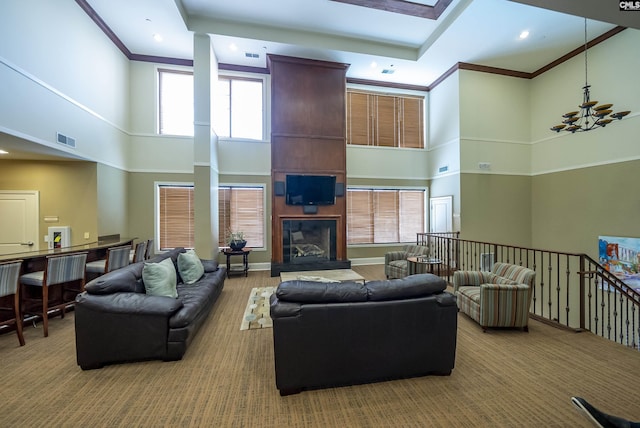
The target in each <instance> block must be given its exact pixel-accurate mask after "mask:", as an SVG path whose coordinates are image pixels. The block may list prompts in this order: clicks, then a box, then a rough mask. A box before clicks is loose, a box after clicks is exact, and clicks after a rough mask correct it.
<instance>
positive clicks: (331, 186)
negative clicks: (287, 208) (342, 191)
mask: <svg viewBox="0 0 640 428" xmlns="http://www.w3.org/2000/svg"><path fill="white" fill-rule="evenodd" d="M285 186H286V187H285V189H286V190H285V196H286V203H287V205H333V204H335V203H336V176H335V175H293V174H290V175H287V179H286V184H285Z"/></svg>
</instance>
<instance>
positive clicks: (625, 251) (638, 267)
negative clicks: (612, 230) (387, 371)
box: [598, 236, 640, 291]
mask: <svg viewBox="0 0 640 428" xmlns="http://www.w3.org/2000/svg"><path fill="white" fill-rule="evenodd" d="M598 259H599V261H600V264H601V265H602V266H604V267H605V268H606V269H607V270H608V271H609V272H611V273H613V274H614V275H615V276H617V277H618V278H620V279H621V280H622V281H624V282H625V283H626V284H627V285H628V286H630V287H631V288H634V289H635V290H637V291H640V238H626V237H621V236H599V237H598Z"/></svg>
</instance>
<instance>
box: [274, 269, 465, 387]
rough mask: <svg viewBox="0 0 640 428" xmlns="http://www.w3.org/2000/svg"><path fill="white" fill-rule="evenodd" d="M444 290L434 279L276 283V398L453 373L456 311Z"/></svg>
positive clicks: (411, 278)
mask: <svg viewBox="0 0 640 428" xmlns="http://www.w3.org/2000/svg"><path fill="white" fill-rule="evenodd" d="M446 286H447V283H446V282H445V281H444V280H443V279H442V278H440V277H438V276H435V275H431V274H418V275H411V276H408V277H406V278H401V279H393V280H386V281H370V282H367V283H366V284H361V283H356V282H344V283H320V282H310V281H299V280H298V281H287V282H283V283H281V284H280V285H279V286H278V288H277V290H276V292H275V293H274V294H273V295H272V296H271V318H272V319H273V345H274V353H275V372H276V386H277V388H278V389H279V390H280V395H288V394H293V393H297V392H300V391H301V390H303V389H314V388H323V387H332V386H341V385H353V384H360V383H368V382H375V381H382V380H388V379H398V378H407V377H415V376H423V375H428V374H436V375H449V374H451V371H452V370H453V367H454V362H455V351H456V335H457V312H458V308H457V306H456V299H455V297H454V296H453V295H452V294H451V293H449V292H446V291H444V290H445V288H446Z"/></svg>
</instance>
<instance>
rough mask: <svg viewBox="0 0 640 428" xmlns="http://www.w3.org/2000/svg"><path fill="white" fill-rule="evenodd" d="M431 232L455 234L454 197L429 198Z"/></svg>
mask: <svg viewBox="0 0 640 428" xmlns="http://www.w3.org/2000/svg"><path fill="white" fill-rule="evenodd" d="M429 209H430V211H429V212H430V214H431V215H430V216H429V232H432V233H438V232H453V196H442V197H439V198H429Z"/></svg>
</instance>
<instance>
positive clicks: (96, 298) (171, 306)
mask: <svg viewBox="0 0 640 428" xmlns="http://www.w3.org/2000/svg"><path fill="white" fill-rule="evenodd" d="M76 304H77V305H82V306H84V307H85V308H86V309H87V310H90V311H100V312H109V313H113V314H118V313H120V314H128V315H132V314H147V315H163V316H166V317H167V318H169V317H170V316H171V315H173V314H174V313H175V312H176V311H177V310H179V309H180V308H182V306H183V304H182V300H178V299H172V298H170V297H162V296H149V295H146V294H142V293H113V294H105V295H91V294H88V293H80V294H78V296H77V297H76Z"/></svg>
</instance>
